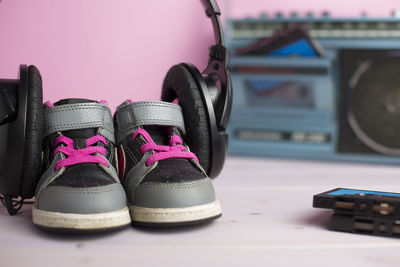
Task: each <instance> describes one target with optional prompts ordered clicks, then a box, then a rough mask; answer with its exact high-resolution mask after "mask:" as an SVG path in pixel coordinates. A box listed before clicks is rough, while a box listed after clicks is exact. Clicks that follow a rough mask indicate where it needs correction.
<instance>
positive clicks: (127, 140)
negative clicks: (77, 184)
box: [114, 101, 221, 226]
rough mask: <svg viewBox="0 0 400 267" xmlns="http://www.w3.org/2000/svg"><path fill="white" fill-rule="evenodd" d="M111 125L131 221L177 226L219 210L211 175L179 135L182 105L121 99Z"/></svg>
mask: <svg viewBox="0 0 400 267" xmlns="http://www.w3.org/2000/svg"><path fill="white" fill-rule="evenodd" d="M114 127H115V131H116V134H115V136H116V139H117V145H118V162H119V174H120V177H121V180H122V184H123V185H124V188H125V192H126V194H127V199H128V205H129V210H130V213H131V218H132V221H133V222H134V223H135V224H137V225H143V226H177V225H187V224H196V223H200V222H205V221H210V220H213V219H216V218H218V217H220V216H221V207H220V204H219V202H218V201H217V200H216V198H215V192H214V188H213V185H212V183H211V179H210V178H208V176H207V174H206V173H205V171H204V170H203V168H202V167H201V166H200V164H199V162H198V159H197V157H196V155H195V154H194V153H192V152H190V150H189V148H188V147H187V146H186V145H185V144H184V143H183V141H182V138H181V133H184V132H185V126H184V121H183V115H182V110H181V108H180V106H178V105H175V104H172V103H166V102H159V101H144V102H135V103H133V102H132V101H125V102H124V103H122V104H121V105H120V106H119V107H118V108H117V111H116V113H115V115H114Z"/></svg>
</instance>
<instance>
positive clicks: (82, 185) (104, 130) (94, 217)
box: [32, 99, 131, 231]
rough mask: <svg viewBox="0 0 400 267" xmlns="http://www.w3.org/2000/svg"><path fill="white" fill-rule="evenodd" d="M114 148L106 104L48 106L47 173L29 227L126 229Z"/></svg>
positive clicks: (82, 101)
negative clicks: (31, 224)
mask: <svg viewBox="0 0 400 267" xmlns="http://www.w3.org/2000/svg"><path fill="white" fill-rule="evenodd" d="M114 144H115V137H114V128H113V121H112V115H111V111H110V109H109V108H108V106H107V104H105V103H102V102H101V103H98V102H96V101H91V100H86V99H65V100H61V101H59V102H57V103H55V104H54V105H52V104H50V103H46V104H45V105H44V140H43V149H44V154H43V160H44V168H45V172H44V173H43V175H42V177H41V178H40V181H39V184H38V186H37V188H36V194H35V195H36V201H35V203H34V205H33V210H32V217H33V223H34V224H35V225H37V226H39V227H44V228H49V229H64V230H81V231H82V230H105V229H114V228H118V227H122V226H125V225H128V224H130V222H131V221H130V216H129V210H128V208H127V207H126V195H125V192H124V189H123V187H122V185H121V184H120V182H119V178H118V175H117V172H116V170H115V169H114V166H115V164H116V158H115V145H114ZM113 165H114V166H113Z"/></svg>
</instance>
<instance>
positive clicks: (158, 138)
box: [143, 125, 169, 146]
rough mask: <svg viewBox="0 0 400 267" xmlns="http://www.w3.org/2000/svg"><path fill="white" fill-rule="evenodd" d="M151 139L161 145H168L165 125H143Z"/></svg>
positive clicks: (167, 132)
mask: <svg viewBox="0 0 400 267" xmlns="http://www.w3.org/2000/svg"><path fill="white" fill-rule="evenodd" d="M143 129H145V130H146V132H148V133H149V134H150V136H151V138H152V139H153V141H154V143H156V144H157V145H161V146H167V145H169V131H168V128H167V127H165V126H158V125H146V126H143Z"/></svg>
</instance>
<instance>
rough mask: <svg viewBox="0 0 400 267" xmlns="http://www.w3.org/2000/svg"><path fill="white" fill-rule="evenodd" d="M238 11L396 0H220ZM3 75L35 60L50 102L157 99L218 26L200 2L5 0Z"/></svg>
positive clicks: (374, 9)
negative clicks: (169, 75)
mask: <svg viewBox="0 0 400 267" xmlns="http://www.w3.org/2000/svg"><path fill="white" fill-rule="evenodd" d="M219 4H220V7H221V9H222V11H223V14H224V15H225V17H226V15H227V14H229V15H230V16H234V17H243V16H250V15H253V16H254V15H258V14H260V13H261V12H268V13H273V12H276V11H282V12H284V13H287V14H289V13H291V12H293V11H299V12H300V13H305V12H307V11H313V12H315V13H316V14H319V13H321V12H322V11H325V10H330V11H331V12H332V13H333V14H334V15H337V16H341V15H358V14H360V13H361V11H366V12H368V14H370V15H377V16H378V15H380V16H387V15H388V14H389V12H390V11H391V10H393V9H394V8H395V7H396V6H397V7H400V3H399V2H398V0H380V1H372V0H371V1H365V0H352V1H341V0H338V1H332V0H312V1H311V0H310V1H298V0H280V1H266V0H231V1H229V0H220V1H219ZM0 34H1V38H0V77H2V78H16V77H17V72H18V65H19V64H21V63H25V64H35V65H36V66H37V67H38V68H39V70H40V71H41V73H42V76H43V80H44V97H45V100H51V101H57V100H58V99H60V98H65V97H86V98H91V99H107V100H108V102H109V103H110V106H111V107H113V108H115V106H116V105H118V104H119V103H120V102H122V101H123V100H125V99H127V98H131V99H134V100H145V99H150V100H157V99H159V96H160V91H161V84H162V81H163V78H164V76H165V74H166V72H167V70H168V69H169V67H170V66H172V65H173V64H176V63H180V62H190V63H193V64H195V65H196V66H198V67H199V68H201V69H202V68H204V66H205V64H206V58H207V54H208V50H207V49H208V46H209V45H211V44H212V41H213V36H212V28H211V24H210V22H209V21H208V20H207V19H206V17H205V15H204V13H203V11H202V7H201V4H200V1H197V0H147V1H136V0H135V1H132V0H113V1H111V0H84V1H82V0H63V1H61V0H57V1H55V0H35V1H32V0H0Z"/></svg>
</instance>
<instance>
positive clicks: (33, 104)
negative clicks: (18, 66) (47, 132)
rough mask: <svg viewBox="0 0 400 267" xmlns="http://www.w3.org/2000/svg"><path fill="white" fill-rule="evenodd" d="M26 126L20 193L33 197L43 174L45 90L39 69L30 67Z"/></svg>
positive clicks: (26, 196) (25, 196)
mask: <svg viewBox="0 0 400 267" xmlns="http://www.w3.org/2000/svg"><path fill="white" fill-rule="evenodd" d="M26 113H27V114H26V126H25V146H24V159H23V166H22V182H21V192H20V195H21V197H23V198H31V197H33V196H34V194H35V186H36V183H37V181H38V179H39V176H40V174H41V155H42V132H43V90H42V77H41V75H40V72H39V70H38V69H37V68H36V67H35V66H33V65H31V66H29V67H28V100H27V112H26Z"/></svg>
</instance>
